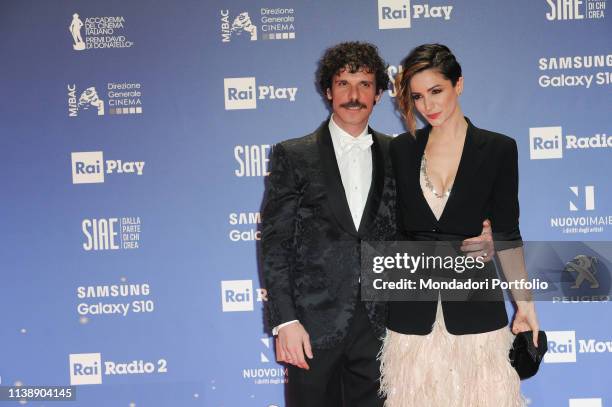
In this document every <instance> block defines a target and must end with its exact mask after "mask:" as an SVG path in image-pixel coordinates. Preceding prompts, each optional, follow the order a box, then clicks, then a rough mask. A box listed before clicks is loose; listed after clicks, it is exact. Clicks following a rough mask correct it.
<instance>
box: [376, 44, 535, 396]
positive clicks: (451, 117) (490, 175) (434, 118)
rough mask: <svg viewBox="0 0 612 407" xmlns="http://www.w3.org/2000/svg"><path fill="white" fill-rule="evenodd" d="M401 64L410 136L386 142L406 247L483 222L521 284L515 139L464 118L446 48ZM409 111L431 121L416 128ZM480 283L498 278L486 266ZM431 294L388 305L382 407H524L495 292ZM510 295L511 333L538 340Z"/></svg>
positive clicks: (529, 305) (522, 305)
mask: <svg viewBox="0 0 612 407" xmlns="http://www.w3.org/2000/svg"><path fill="white" fill-rule="evenodd" d="M402 67H403V71H402V73H401V74H398V77H397V78H396V90H397V101H398V104H399V106H400V109H401V111H402V113H403V114H404V116H405V118H406V122H407V125H408V127H409V129H410V133H406V134H403V135H400V136H398V137H397V138H396V139H394V140H393V141H392V143H391V159H392V162H393V167H394V172H395V176H396V181H397V188H398V196H397V202H398V223H399V230H400V232H401V233H403V234H404V235H405V238H406V239H407V240H426V241H429V240H433V241H461V240H463V239H465V238H466V237H470V236H476V235H478V234H480V230H481V227H482V221H483V220H484V219H490V220H491V222H492V228H493V238H494V241H495V242H496V249H497V252H498V256H499V260H500V264H501V266H502V268H503V269H504V274H506V277H507V279H508V280H509V281H510V280H515V279H517V276H518V278H519V279H520V277H526V272H525V264H524V258H523V251H522V241H521V234H520V231H519V224H518V218H519V205H518V159H517V148H516V142H515V141H514V140H513V139H512V138H510V137H507V136H504V135H502V134H498V133H493V132H490V131H487V130H482V129H479V128H477V127H476V126H474V125H473V124H472V122H471V121H470V120H469V119H467V118H466V117H464V116H463V113H462V110H461V107H460V105H459V96H460V95H461V92H462V91H463V77H462V75H461V66H460V65H459V63H458V62H457V60H456V59H455V56H454V55H453V54H452V53H451V51H450V50H449V49H448V48H447V47H446V46H444V45H440V44H425V45H421V46H419V47H417V48H415V49H414V50H413V51H412V52H411V53H410V54H409V55H408V56H407V57H406V58H405V59H404V61H403V62H402ZM415 110H416V111H418V112H419V113H420V114H421V115H422V116H423V117H424V118H425V119H426V120H427V122H428V123H429V125H428V126H427V127H425V128H423V129H420V130H418V131H415V126H416V120H415ZM413 134H414V135H415V136H413ZM484 255H486V254H484ZM508 274H511V276H510V275H508ZM483 276H484V277H485V278H489V279H490V278H493V277H497V275H496V272H495V268H494V265H493V263H492V262H489V263H487V265H486V267H485V268H484V269H483V270H482V271H481V272H480V274H479V277H483ZM430 294H431V293H430ZM433 294H434V296H433V297H426V298H437V300H434V301H427V302H425V301H410V302H408V301H407V302H390V303H389V317H388V323H387V337H386V338H385V343H384V346H383V349H382V351H381V361H382V367H381V372H382V377H381V391H382V392H383V393H384V394H386V396H387V404H386V406H391V407H395V406H398V407H399V406H445V407H446V406H469V407H475V406H495V407H504V406H522V405H523V404H524V402H523V399H522V396H521V394H520V379H519V377H518V375H517V373H516V371H515V370H514V369H513V368H512V366H511V365H510V362H509V360H508V350H509V349H510V346H511V344H512V340H513V335H512V332H511V331H510V329H509V328H508V317H507V315H506V309H505V304H504V300H503V294H502V292H501V290H499V289H498V290H493V291H492V292H491V291H490V290H489V291H483V292H482V295H479V294H478V293H474V294H472V295H471V296H470V297H469V300H464V301H450V299H449V297H445V294H444V292H441V293H438V292H434V293H433ZM513 294H514V295H515V300H516V303H517V309H518V311H517V314H516V316H515V319H514V322H513V326H512V331H513V332H514V333H518V332H522V331H527V330H533V331H534V332H536V333H537V332H538V321H537V317H536V313H535V308H534V305H533V302H532V301H528V300H526V299H525V298H519V297H517V295H518V294H520V293H519V292H518V291H516V292H515V291H513ZM485 295H488V296H487V297H484V296H485ZM535 343H537V335H536V340H535Z"/></svg>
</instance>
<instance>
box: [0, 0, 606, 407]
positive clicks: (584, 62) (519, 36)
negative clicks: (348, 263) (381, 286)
mask: <svg viewBox="0 0 612 407" xmlns="http://www.w3.org/2000/svg"><path fill="white" fill-rule="evenodd" d="M611 8H612V4H611V3H610V1H609V0H515V1H489V0H478V1H477V0H473V1H452V0H446V1H444V0H378V1H376V0H368V1H365V0H364V1H353V0H338V1H322V0H321V1H304V0H284V1H280V0H256V1H255V0H216V1H206V0H197V1H195V0H181V1H161V0H148V1H145V0H134V1H127V2H126V1H121V0H106V1H97V2H94V1H74V0H53V1H35V0H10V1H3V2H2V3H1V4H0V23H1V24H0V33H1V35H0V51H1V54H0V55H1V59H0V61H1V62H0V81H1V83H2V86H1V89H2V92H1V94H2V97H1V98H0V128H1V137H0V155H1V160H0V165H1V167H2V171H0V177H1V179H2V184H1V185H2V204H1V226H2V244H1V245H0V269H1V272H2V281H1V282H0V307H1V309H2V319H1V321H2V323H1V324H0V385H1V386H22V387H23V386H32V385H38V386H69V385H72V386H75V387H74V389H75V390H76V401H66V402H59V401H58V402H54V403H55V404H53V405H70V406H75V405H78V406H90V407H91V406H104V407H108V406H125V407H129V406H131V407H134V406H138V407H140V406H219V407H221V406H236V407H238V406H239V407H245V406H252V407H272V406H284V405H285V401H284V384H285V383H286V382H287V381H288V380H291V378H290V377H288V375H287V370H286V368H285V367H284V366H283V365H280V364H277V363H276V362H275V357H274V346H273V345H274V343H273V342H274V341H273V338H272V337H271V336H270V333H269V327H266V326H265V323H264V318H263V307H264V306H265V303H266V287H265V286H264V285H263V283H262V278H261V269H260V264H259V263H260V262H259V261H258V253H259V248H258V240H259V237H260V233H259V228H260V222H261V217H260V206H261V202H262V196H263V190H264V181H265V177H266V175H267V171H268V156H269V153H270V150H271V147H272V146H273V145H274V143H276V142H278V141H280V140H283V139H287V138H292V137H298V136H302V135H305V134H307V133H309V132H311V131H312V130H314V129H315V128H316V127H317V126H318V125H319V124H320V123H321V122H322V121H323V120H325V119H326V118H327V116H328V115H329V111H328V110H327V106H326V104H325V102H324V100H323V98H322V97H321V95H319V94H318V93H317V90H316V85H315V71H316V68H317V61H318V60H319V58H320V57H321V55H322V53H323V51H324V50H325V49H326V48H327V47H329V46H332V45H334V44H336V43H338V42H341V41H348V40H361V41H368V42H372V43H374V44H376V45H377V46H378V47H379V50H380V52H381V55H382V56H383V57H384V58H385V59H386V61H387V62H388V63H389V70H388V72H389V76H390V77H391V78H393V77H394V76H395V75H396V74H397V72H398V70H399V61H400V60H401V59H402V58H403V57H404V56H406V55H407V54H408V52H409V51H410V50H411V49H412V48H413V47H415V46H417V45H419V44H422V43H427V42H440V43H443V44H446V45H448V46H449V47H450V48H451V49H452V50H453V52H454V53H455V55H456V56H457V58H458V59H459V61H460V63H461V64H462V66H463V71H464V77H465V91H464V93H463V95H462V97H461V102H462V107H463V110H464V112H465V114H466V115H467V116H468V117H470V119H471V120H472V121H473V122H474V124H475V125H476V126H478V127H481V128H485V129H489V130H494V131H497V132H500V133H504V134H507V135H509V136H511V137H513V138H515V139H516V141H517V143H518V146H519V164H520V199H521V228H522V233H523V237H524V239H525V240H548V241H572V240H576V241H609V240H611V238H612V185H611V183H610V178H609V177H610V172H611V170H612V165H611V164H610V163H611V158H612V135H611V134H609V132H610V126H611V122H612V120H611V117H612V116H611V113H612V111H611V107H612V97H611V89H612V86H611V85H612V44H611V41H610V38H612V16H610V13H611V12H612V10H611ZM394 106H395V105H394V89H393V88H391V89H390V90H389V91H388V92H385V95H384V97H383V99H382V101H381V103H379V104H378V105H377V106H376V107H375V108H374V113H373V116H372V117H371V123H370V124H371V126H372V127H373V128H375V129H376V130H378V131H381V132H385V133H388V134H392V135H397V134H399V133H402V132H404V131H405V130H404V127H403V125H402V121H401V119H400V117H399V115H398V113H397V112H396V110H395V108H394ZM582 255H584V256H586V257H589V256H591V253H590V252H589V250H588V246H585V253H582ZM566 257H567V258H564V257H563V253H561V254H560V255H559V261H561V262H563V263H564V264H565V263H568V264H574V265H576V264H577V265H576V266H575V268H574V269H573V270H574V271H577V272H576V273H573V274H572V273H568V276H569V275H572V276H574V278H575V279H576V283H577V284H582V281H583V280H584V278H581V277H580V276H581V275H582V274H581V273H582V272H581V270H582V271H584V270H587V271H589V275H590V276H595V278H597V271H599V273H604V272H607V270H609V269H610V267H611V265H610V264H608V261H607V260H605V259H600V260H599V261H598V262H596V261H592V262H587V263H580V259H582V258H580V259H577V258H576V256H575V255H574V254H568V256H566ZM592 257H593V256H591V257H589V258H592ZM595 263H598V264H595ZM580 267H582V268H580ZM578 269H579V270H578ZM589 281H590V282H591V283H592V281H591V280H589ZM584 284H588V282H585V283H584ZM566 294H567V295H565V296H559V297H556V298H555V299H554V300H553V301H549V302H545V303H544V302H540V303H538V304H537V307H538V311H539V317H540V322H541V325H542V327H543V329H545V330H547V331H548V332H549V333H548V338H549V354H548V356H547V360H546V361H545V363H544V364H543V365H542V369H541V372H540V373H539V374H538V375H537V376H536V377H534V378H532V379H530V380H527V381H525V382H523V386H522V389H523V393H524V395H525V397H526V398H527V403H528V405H530V406H570V407H602V406H610V405H612V388H611V387H610V378H609V374H608V370H607V369H606V368H608V367H609V366H610V365H611V363H612V316H611V315H612V306H611V305H610V302H609V297H606V296H602V297H597V298H591V297H584V296H573V295H572V292H571V290H570V291H569V292H567V293H566ZM12 404H15V405H17V404H18V402H17V401H15V402H13V403H12ZM22 404H31V405H51V404H52V403H51V402H48V401H47V402H37V401H28V402H22ZM7 405H11V403H10V402H7Z"/></svg>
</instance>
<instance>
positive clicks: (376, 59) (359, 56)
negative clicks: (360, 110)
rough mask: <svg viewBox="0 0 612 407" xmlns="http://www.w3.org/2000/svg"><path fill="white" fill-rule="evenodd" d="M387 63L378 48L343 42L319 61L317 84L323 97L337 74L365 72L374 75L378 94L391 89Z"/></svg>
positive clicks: (332, 48) (364, 44)
mask: <svg viewBox="0 0 612 407" xmlns="http://www.w3.org/2000/svg"><path fill="white" fill-rule="evenodd" d="M387 66H388V65H387V63H386V62H385V61H384V60H383V59H382V58H381V57H380V55H378V48H376V46H375V45H373V44H370V43H367V42H358V41H351V42H342V43H340V44H337V45H334V46H333V47H331V48H328V49H327V50H326V51H325V54H323V57H322V58H321V60H320V61H319V69H318V70H317V83H318V85H319V90H320V91H321V94H322V95H325V94H326V93H327V89H331V87H332V78H333V77H334V75H336V74H337V73H339V72H341V71H343V70H344V69H348V71H349V73H355V72H357V71H360V70H362V69H363V70H365V71H366V72H368V73H373V74H374V77H375V83H376V93H377V94H378V93H380V92H382V91H385V90H387V89H388V88H389V76H388V75H387Z"/></svg>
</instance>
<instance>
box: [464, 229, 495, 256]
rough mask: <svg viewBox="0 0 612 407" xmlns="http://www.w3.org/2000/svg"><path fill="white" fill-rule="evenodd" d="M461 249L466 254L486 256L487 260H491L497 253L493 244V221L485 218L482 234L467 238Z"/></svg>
mask: <svg viewBox="0 0 612 407" xmlns="http://www.w3.org/2000/svg"><path fill="white" fill-rule="evenodd" d="M461 250H462V251H463V252H465V255H466V256H469V257H478V256H481V257H482V258H484V261H485V262H488V261H491V259H492V258H493V255H494V254H495V246H494V244H493V230H492V229H491V222H490V221H489V220H488V219H485V221H484V222H482V232H481V233H480V236H476V237H472V238H470V239H465V240H464V241H463V243H462V244H461Z"/></svg>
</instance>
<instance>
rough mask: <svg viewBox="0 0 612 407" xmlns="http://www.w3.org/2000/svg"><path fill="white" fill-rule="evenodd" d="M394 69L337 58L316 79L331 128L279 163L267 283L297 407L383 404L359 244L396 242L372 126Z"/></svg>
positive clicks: (340, 54)
mask: <svg viewBox="0 0 612 407" xmlns="http://www.w3.org/2000/svg"><path fill="white" fill-rule="evenodd" d="M386 68H387V66H386V64H385V63H384V61H383V60H382V58H381V57H380V56H379V55H378V51H377V49H376V47H375V46H373V45H371V44H368V43H361V42H346V43H341V44H338V45H336V46H334V47H332V48H330V49H328V50H327V51H326V52H325V54H324V55H323V57H322V59H321V61H320V63H319V69H318V73H317V79H318V85H319V90H320V91H321V92H322V93H323V95H324V96H325V97H326V99H327V101H328V103H329V105H330V107H331V110H332V114H331V116H330V118H329V119H328V120H326V121H325V122H324V123H323V124H322V125H321V126H320V127H319V128H318V129H317V130H315V131H314V132H313V133H311V134H309V135H307V136H305V137H301V138H297V139H291V140H286V141H283V142H281V143H279V144H277V145H276V146H275V147H274V149H273V151H272V155H271V158H270V175H269V177H268V180H267V182H268V185H267V191H266V196H265V199H264V204H263V216H262V218H263V225H262V254H263V275H264V280H265V285H266V288H267V291H268V303H267V317H268V322H269V324H270V326H271V327H273V334H274V335H277V337H276V352H277V359H278V360H279V361H282V362H286V363H288V364H289V384H288V403H287V404H288V405H290V406H292V407H294V406H316V407H322V406H334V407H335V406H341V405H343V404H344V405H347V406H351V407H362V406H363V407H370V406H382V405H383V403H384V400H383V399H382V398H381V397H380V396H379V395H378V388H379V376H380V371H379V368H380V365H379V362H378V361H377V359H376V356H377V354H378V351H379V350H380V347H381V343H382V342H381V339H380V338H382V337H383V335H384V334H385V319H386V307H385V304H384V303H376V302H368V301H361V299H360V263H361V260H360V245H361V241H362V240H363V241H386V240H395V238H396V236H395V234H396V228H395V225H396V218H395V211H396V208H395V180H394V178H393V174H392V168H391V160H390V159H389V156H388V147H389V142H390V140H391V138H390V137H388V136H385V135H383V134H381V133H378V132H376V131H374V130H372V129H371V128H370V127H369V126H368V120H369V117H370V114H371V113H372V109H373V107H374V105H375V104H376V103H377V102H378V101H379V100H380V98H381V96H382V93H383V92H384V91H385V90H386V89H387V88H388V83H389V78H388V76H387V71H386ZM483 232H487V233H489V234H488V235H486V236H485V237H483V236H482V235H481V237H478V238H475V239H471V240H473V241H474V240H475V241H476V242H480V241H482V240H487V239H488V240H487V241H490V228H489V229H488V230H487V229H485V230H484V231H483ZM482 247H483V246H482V245H480V244H477V245H476V246H474V250H482Z"/></svg>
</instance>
